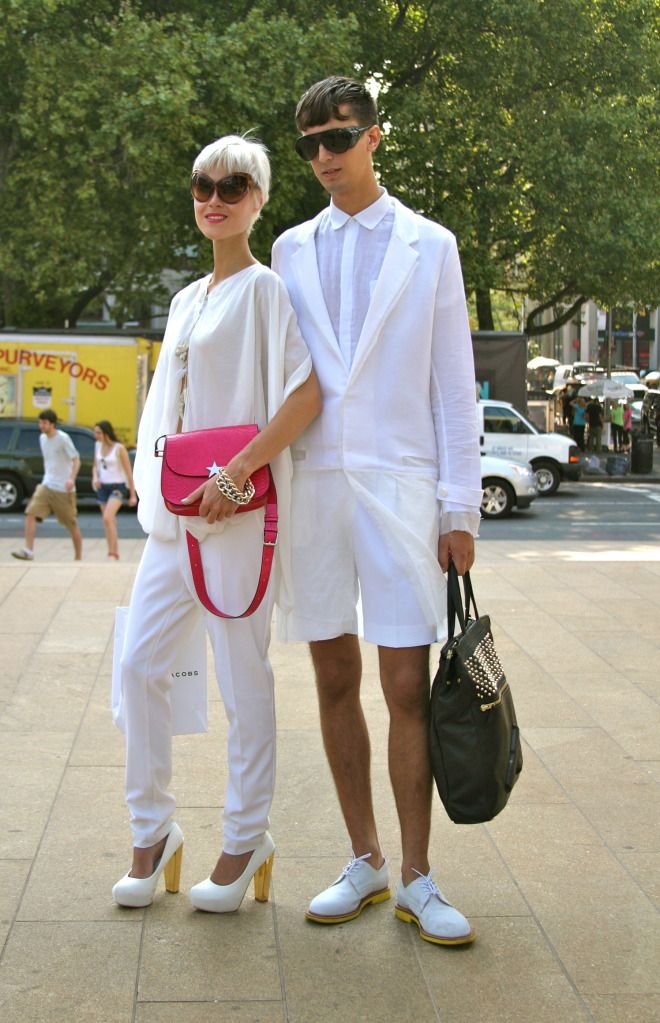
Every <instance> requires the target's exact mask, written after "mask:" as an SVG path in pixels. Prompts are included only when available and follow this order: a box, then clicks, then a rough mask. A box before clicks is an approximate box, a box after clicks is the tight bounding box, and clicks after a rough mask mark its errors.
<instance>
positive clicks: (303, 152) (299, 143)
mask: <svg viewBox="0 0 660 1023" xmlns="http://www.w3.org/2000/svg"><path fill="white" fill-rule="evenodd" d="M294 148H295V150H296V153H297V154H298V156H300V157H301V158H302V159H303V160H307V162H308V163H309V161H310V160H314V159H316V157H317V155H318V151H319V138H318V135H301V136H300V138H299V139H296V141H295V144H294Z"/></svg>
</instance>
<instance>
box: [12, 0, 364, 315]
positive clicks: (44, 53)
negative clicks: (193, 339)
mask: <svg viewBox="0 0 660 1023" xmlns="http://www.w3.org/2000/svg"><path fill="white" fill-rule="evenodd" d="M234 7H235V8H236V9H237V10H239V14H240V20H239V21H236V22H233V23H231V22H229V23H228V21H227V19H226V18H225V17H223V19H222V23H221V25H220V27H219V28H218V27H217V25H216V23H215V22H213V23H211V24H209V20H208V17H207V13H208V12H206V15H205V16H204V17H202V14H203V13H204V12H203V11H202V9H201V5H200V4H198V3H195V2H192V3H190V4H185V3H155V2H152V3H141V4H137V3H136V4H131V3H129V2H126V3H112V2H107V3H105V4H104V3H101V4H96V3H95V4H92V3H86V2H84V0H50V2H47V0H46V2H38V0H34V2H32V0H26V2H25V3H23V2H21V3H12V6H11V9H10V15H11V16H10V18H9V19H8V21H7V23H6V24H5V25H4V27H3V29H2V34H1V35H0V69H3V68H4V69H9V70H10V71H11V74H10V76H9V77H10V84H11V88H10V90H9V92H8V94H7V96H6V98H5V100H4V102H5V103H6V112H7V114H8V117H7V121H6V122H5V123H6V129H5V131H4V134H3V135H2V136H0V195H1V198H2V203H1V208H2V213H1V214H0V229H1V230H2V236H3V246H2V249H1V250H0V276H1V278H2V297H3V306H4V320H5V322H6V323H11V324H13V325H31V326H33V325H35V324H36V325H41V326H63V325H64V324H65V323H68V324H69V325H70V326H74V325H75V323H76V322H77V320H78V318H79V317H80V315H81V314H82V313H83V311H84V310H85V308H86V307H87V306H88V305H89V303H90V302H91V301H93V300H94V299H95V298H96V297H98V296H99V295H101V294H104V293H108V292H111V293H112V295H113V298H114V301H115V310H116V313H117V315H118V316H119V317H120V318H121V319H123V318H126V317H131V316H132V315H133V313H134V311H135V309H136V308H137V307H139V305H140V303H141V302H149V303H152V302H153V301H154V300H155V299H157V298H158V297H161V298H162V299H166V298H167V297H168V296H167V294H166V290H165V288H164V286H163V284H162V272H163V270H164V269H170V270H175V271H179V272H181V273H183V274H184V278H185V276H186V275H187V276H193V275H194V274H196V273H198V272H199V270H200V268H201V267H203V268H204V269H206V268H208V264H209V260H210V248H209V247H208V245H200V243H199V235H198V233H197V232H196V229H195V228H194V225H193V218H192V216H191V200H190V195H189V192H188V176H189V169H190V166H191V163H192V160H193V158H194V156H195V154H196V153H197V152H198V151H199V149H201V148H202V146H203V145H205V144H206V143H207V142H209V141H211V140H212V139H213V138H216V137H218V136H219V135H221V134H225V133H228V132H233V131H237V130H238V131H243V130H245V129H247V128H254V129H256V131H257V133H258V134H260V135H261V136H262V137H263V138H264V140H265V141H266V142H267V144H269V145H270V148H271V150H272V153H273V162H274V164H275V165H276V168H277V170H278V174H277V177H276V180H275V186H274V188H273V200H272V203H270V204H269V206H268V207H267V208H266V211H265V215H264V218H263V222H262V223H260V224H259V225H258V228H257V229H256V231H255V236H254V241H255V248H256V251H257V253H258V254H259V255H260V256H261V257H262V258H265V259H267V257H268V253H269V251H270V244H271V242H272V239H273V236H274V227H273V225H274V224H276V223H277V222H278V219H279V220H280V221H281V220H286V219H288V220H289V221H291V220H292V219H294V218H295V217H296V214H297V211H305V210H306V209H309V208H310V207H311V205H312V204H313V200H312V198H311V196H312V192H313V190H312V189H310V184H309V182H308V181H307V179H305V182H304V184H303V183H302V178H303V173H302V172H303V171H304V168H300V167H298V166H297V164H295V163H294V158H293V157H291V158H288V159H285V158H282V159H281V160H280V157H281V156H282V157H283V154H284V150H285V149H286V150H287V151H288V150H289V149H290V147H291V143H292V140H293V138H294V137H295V136H294V128H293V122H292V115H293V106H294V99H293V97H294V95H295V90H297V89H302V88H303V87H304V84H305V83H304V82H303V75H304V74H310V73H311V74H312V75H314V74H316V75H318V77H322V76H323V75H324V74H328V73H330V70H331V69H332V68H333V67H337V66H343V67H344V68H345V70H346V71H348V72H350V70H351V67H352V65H351V63H350V60H349V59H347V58H346V57H345V52H346V51H348V50H350V37H351V33H352V32H354V31H355V25H354V23H352V22H350V21H348V22H343V23H341V24H339V23H337V22H335V21H334V20H333V18H332V16H329V17H324V18H320V19H319V20H318V21H317V23H316V25H315V27H314V30H313V31H304V30H303V29H302V27H301V26H300V25H298V24H296V23H295V22H292V20H291V19H290V18H288V17H287V16H286V15H280V14H273V15H272V16H268V17H265V16H264V13H263V11H262V10H260V9H259V8H258V7H256V6H255V5H253V4H244V5H239V4H235V5H234ZM186 9H190V11H191V14H192V15H193V16H190V15H189V14H187V13H186ZM12 53H16V54H18V55H19V56H18V59H17V61H16V63H15V64H14V63H13V62H12ZM303 53H308V54H309V59H308V58H306V59H305V60H303V59H302V54H303ZM315 53H317V54H318V55H319V56H318V57H316V58H315V57H314V54H315ZM305 68H306V69H307V70H306V71H305V70H304V69H305ZM310 68H311V70H310ZM264 69H267V74H266V76H265V77H264ZM280 163H281V166H280ZM300 200H302V201H300ZM294 210H295V211H296V213H294V212H293V211H294ZM301 215H302V214H301Z"/></svg>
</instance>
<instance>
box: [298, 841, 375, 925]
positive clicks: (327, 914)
mask: <svg viewBox="0 0 660 1023" xmlns="http://www.w3.org/2000/svg"><path fill="white" fill-rule="evenodd" d="M370 856H371V853H366V854H365V855H364V856H358V857H355V856H353V858H352V859H351V862H350V863H349V864H348V865H347V866H346V867H344V869H343V870H342V872H341V874H340V875H339V877H338V878H337V880H336V881H335V882H334V883H333V884H331V885H330V887H329V888H326V889H325V891H324V892H321V893H320V895H317V896H316V897H315V898H313V899H312V901H311V902H310V904H309V909H308V910H307V912H306V913H305V916H306V917H307V919H308V920H314V921H315V922H316V923H319V924H342V923H345V922H346V921H347V920H354V919H355V917H356V916H359V915H360V913H361V912H362V910H363V909H364V907H365V906H368V905H369V903H376V902H386V901H387V900H388V899H389V898H391V897H392V893H391V892H390V889H389V887H388V884H389V881H388V872H387V861H386V862H385V863H383V865H382V867H381V868H380V869H379V870H374V868H373V867H370V866H369V864H368V863H367V862H366V861H367V860H368V859H369V857H370Z"/></svg>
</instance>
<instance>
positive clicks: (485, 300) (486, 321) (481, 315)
mask: <svg viewBox="0 0 660 1023" xmlns="http://www.w3.org/2000/svg"><path fill="white" fill-rule="evenodd" d="M474 295H475V299H476V302H477V323H478V324H479V330H495V324H494V323H493V307H492V304H491V301H490V288H475V289H474Z"/></svg>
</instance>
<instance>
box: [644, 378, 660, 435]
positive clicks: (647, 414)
mask: <svg viewBox="0 0 660 1023" xmlns="http://www.w3.org/2000/svg"><path fill="white" fill-rule="evenodd" d="M642 430H643V431H644V433H646V434H648V435H649V436H655V439H656V443H657V445H658V447H660V391H647V392H646V394H645V395H644V400H643V402H642Z"/></svg>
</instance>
